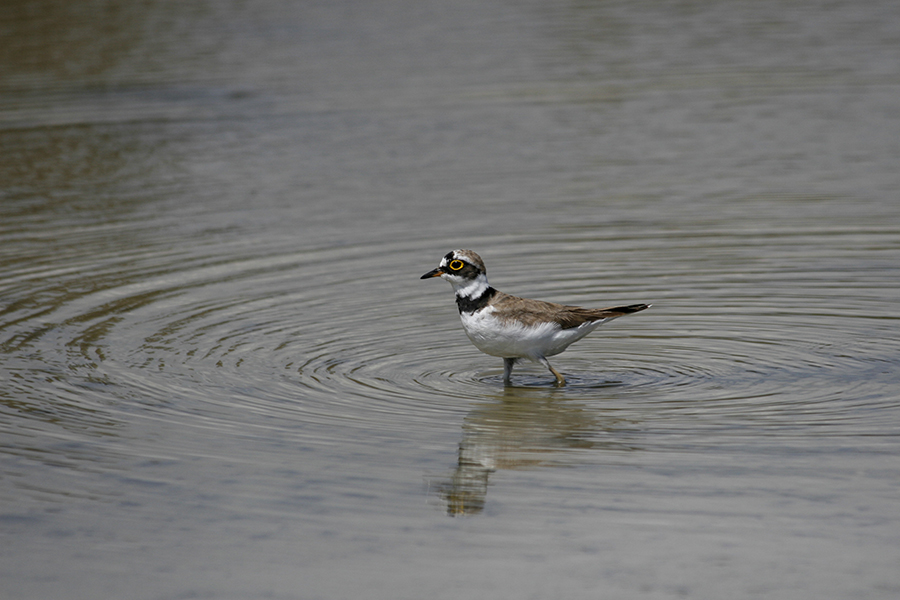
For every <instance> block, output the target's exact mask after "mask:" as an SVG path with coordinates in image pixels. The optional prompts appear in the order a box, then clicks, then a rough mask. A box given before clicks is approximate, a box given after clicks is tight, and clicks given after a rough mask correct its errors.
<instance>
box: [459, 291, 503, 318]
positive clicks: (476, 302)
mask: <svg viewBox="0 0 900 600" xmlns="http://www.w3.org/2000/svg"><path fill="white" fill-rule="evenodd" d="M496 293H497V290H495V289H494V288H492V287H490V286H488V289H486V290H484V292H482V293H481V295H480V296H478V297H477V298H464V297H463V296H457V297H456V306H458V307H459V312H460V313H473V312H475V311H477V310H481V309H482V308H484V307H485V306H487V304H488V302H490V301H491V298H493V297H494V294H496Z"/></svg>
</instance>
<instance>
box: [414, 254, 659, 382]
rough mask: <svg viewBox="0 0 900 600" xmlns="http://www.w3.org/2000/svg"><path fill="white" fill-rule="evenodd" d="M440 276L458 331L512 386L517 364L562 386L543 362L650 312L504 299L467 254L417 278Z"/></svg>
mask: <svg viewBox="0 0 900 600" xmlns="http://www.w3.org/2000/svg"><path fill="white" fill-rule="evenodd" d="M432 277H440V278H441V279H444V280H446V281H448V282H450V285H452V286H453V291H454V292H455V293H456V305H457V307H458V308H459V317H460V319H461V320H462V325H463V329H464V330H465V332H466V335H467V336H468V338H469V340H470V341H471V342H472V343H473V344H474V345H475V347H476V348H478V349H479V350H481V351H482V352H484V353H485V354H488V355H490V356H498V357H500V358H502V359H503V383H504V385H512V382H511V378H512V371H513V367H514V366H515V364H516V362H518V361H519V360H520V359H528V360H530V361H532V362H535V363H539V364H542V365H543V366H545V367H546V368H547V369H549V370H550V372H551V373H552V374H553V376H554V377H555V378H556V381H555V385H556V386H557V387H562V386H564V385H566V378H565V377H564V376H563V375H562V374H561V373H560V372H559V371H557V370H556V369H554V368H553V366H552V365H551V364H550V362H549V361H548V360H547V357H548V356H555V355H557V354H559V353H560V352H563V351H564V350H565V349H566V348H568V347H569V346H570V345H572V344H573V343H575V342H577V341H578V340H580V339H581V338H583V337H584V336H586V335H587V334H589V333H590V332H592V331H593V330H595V329H596V328H597V327H599V326H600V325H603V324H604V323H607V322H609V321H612V320H613V319H616V318H618V317H621V316H623V315H630V314H633V313H636V312H640V311H642V310H646V309H648V308H650V306H651V305H650V304H630V305H628V306H614V307H609V308H581V307H580V306H569V305H565V304H557V303H555V302H544V301H542V300H531V299H529V298H519V297H517V296H512V295H510V294H505V293H503V292H501V291H499V290H497V289H495V288H493V287H492V286H491V284H490V283H488V279H487V269H486V268H485V266H484V261H483V260H481V257H480V256H478V254H476V253H475V252H473V251H472V250H465V249H457V250H452V251H450V252H448V253H447V254H446V255H445V256H444V257H443V258H442V259H441V262H440V265H438V267H437V268H435V269H432V270H431V271H428V272H427V273H425V274H424V275H422V277H420V279H431V278H432Z"/></svg>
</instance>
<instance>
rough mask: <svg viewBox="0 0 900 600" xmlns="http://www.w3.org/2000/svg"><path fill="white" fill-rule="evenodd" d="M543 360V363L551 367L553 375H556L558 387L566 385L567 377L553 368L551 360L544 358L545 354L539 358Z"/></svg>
mask: <svg viewBox="0 0 900 600" xmlns="http://www.w3.org/2000/svg"><path fill="white" fill-rule="evenodd" d="M538 360H539V361H541V364H542V365H544V366H545V367H547V368H548V369H550V372H551V373H553V376H554V377H556V387H562V386H564V385H566V378H565V377H563V376H562V374H561V373H560V372H559V371H557V370H556V369H554V368H553V365H551V364H550V361H549V360H547V359H546V358H544V357H543V356H541V357H539V358H538Z"/></svg>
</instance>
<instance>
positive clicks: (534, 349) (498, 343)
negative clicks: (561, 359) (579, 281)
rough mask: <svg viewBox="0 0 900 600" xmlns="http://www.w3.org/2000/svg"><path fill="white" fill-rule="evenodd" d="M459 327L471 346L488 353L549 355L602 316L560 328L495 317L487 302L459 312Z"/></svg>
mask: <svg viewBox="0 0 900 600" xmlns="http://www.w3.org/2000/svg"><path fill="white" fill-rule="evenodd" d="M460 318H461V319H462V324H463V328H464V329H465V330H466V335H468V336H469V339H470V340H471V341H472V343H473V344H475V347H476V348H478V349H479V350H481V351H482V352H484V353H485V354H490V355H491V356H500V357H503V358H529V359H532V360H534V359H536V358H537V357H539V356H544V357H547V356H553V355H555V354H559V353H560V352H562V351H563V350H565V349H566V348H567V347H568V346H569V345H570V344H572V343H573V342H576V341H578V340H580V339H581V338H583V337H584V336H586V335H587V334H589V333H590V332H592V331H593V330H594V329H596V328H597V327H599V326H600V325H601V324H602V323H603V320H600V321H594V322H593V323H585V324H584V325H581V326H579V327H573V328H571V329H562V328H561V327H560V326H559V325H558V324H557V323H541V324H538V325H533V326H525V325H522V324H521V323H518V322H516V321H507V320H501V319H498V318H497V316H496V315H495V314H494V309H493V307H491V306H488V307H485V308H483V309H482V310H479V311H476V312H474V313H461V314H460Z"/></svg>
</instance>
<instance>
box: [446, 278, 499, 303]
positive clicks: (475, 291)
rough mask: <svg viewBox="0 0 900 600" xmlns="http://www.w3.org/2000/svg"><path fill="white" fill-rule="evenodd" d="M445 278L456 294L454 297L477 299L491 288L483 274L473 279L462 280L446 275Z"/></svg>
mask: <svg viewBox="0 0 900 600" xmlns="http://www.w3.org/2000/svg"><path fill="white" fill-rule="evenodd" d="M445 278H446V279H447V281H449V282H450V285H452V286H453V291H455V292H456V295H457V296H460V297H462V298H478V297H480V296H481V295H482V294H483V293H485V292H486V291H487V290H488V288H489V287H491V285H490V284H489V283H488V280H487V275H485V274H484V273H482V274H480V275H478V277H476V278H475V279H462V278H461V277H454V276H453V275H448V276H446V277H445Z"/></svg>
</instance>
